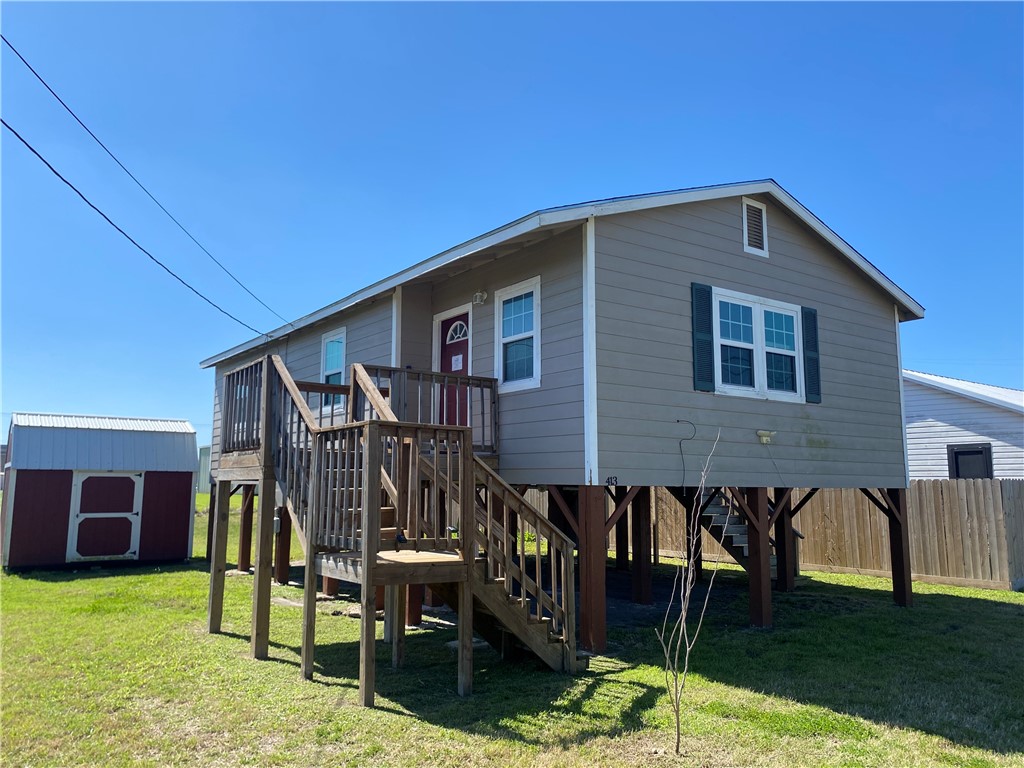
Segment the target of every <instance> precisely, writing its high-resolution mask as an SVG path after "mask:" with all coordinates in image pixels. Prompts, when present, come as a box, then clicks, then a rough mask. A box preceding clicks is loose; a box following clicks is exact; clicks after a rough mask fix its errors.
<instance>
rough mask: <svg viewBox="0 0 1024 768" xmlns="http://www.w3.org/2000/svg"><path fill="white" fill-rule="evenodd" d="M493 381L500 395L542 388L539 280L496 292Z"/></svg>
mask: <svg viewBox="0 0 1024 768" xmlns="http://www.w3.org/2000/svg"><path fill="white" fill-rule="evenodd" d="M494 378H496V379H497V380H498V391H499V392H516V391H518V390H521V389H532V388H534V387H539V386H540V276H539V275H538V276H537V277H532V278H530V279H529V280H524V281H523V282H521V283H516V284H515V285H510V286H508V287H507V288H502V289H501V290H498V291H495V292H494Z"/></svg>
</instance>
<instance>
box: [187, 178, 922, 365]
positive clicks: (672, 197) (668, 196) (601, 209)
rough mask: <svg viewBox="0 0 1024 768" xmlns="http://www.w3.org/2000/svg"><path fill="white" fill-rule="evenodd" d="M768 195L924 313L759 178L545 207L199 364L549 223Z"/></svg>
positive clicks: (900, 300)
mask: <svg viewBox="0 0 1024 768" xmlns="http://www.w3.org/2000/svg"><path fill="white" fill-rule="evenodd" d="M756 194H769V195H771V196H772V197H774V198H775V199H776V200H778V201H779V202H780V203H781V204H782V205H784V206H785V207H786V208H788V209H789V210H790V211H792V212H793V213H794V214H795V215H796V216H797V217H798V218H799V219H800V220H802V221H803V222H804V223H805V224H807V226H809V227H810V228H811V229H812V230H814V231H815V232H816V233H817V234H819V235H820V236H821V237H822V238H824V239H825V240H826V241H827V242H828V243H829V244H830V245H832V246H833V247H834V248H836V249H837V250H838V251H840V252H841V253H842V254H843V255H844V256H846V257H847V258H848V259H850V261H852V262H853V263H854V265H855V266H857V267H858V268H859V269H860V270H861V271H862V272H864V274H865V275H867V277H868V278H870V279H871V280H872V281H874V282H875V283H876V284H877V285H878V286H879V287H880V288H882V290H884V291H885V292H886V293H888V294H889V295H890V296H891V297H892V298H893V299H894V300H895V301H896V303H897V305H898V306H899V307H900V309H901V310H902V318H901V319H904V320H919V319H921V318H923V317H924V307H922V306H921V305H920V304H918V303H917V302H916V301H915V300H914V299H913V298H911V296H910V295H909V294H907V293H906V292H905V291H904V290H903V289H901V288H900V287H899V286H898V285H896V284H895V283H894V282H893V281H892V280H890V279H889V278H888V277H886V276H885V275H884V274H883V273H882V272H881V271H880V270H879V269H878V268H877V267H875V265H874V264H872V263H871V262H870V261H868V260H867V259H866V258H864V257H863V256H861V255H860V254H859V253H858V252H857V251H856V250H855V249H854V248H853V247H852V246H851V245H850V244H849V243H847V242H846V241H845V240H843V239H842V238H841V237H839V235H837V234H836V233H835V232H833V231H832V230H831V229H830V228H829V227H828V225H826V224H825V223H824V222H823V221H821V219H819V218H818V217H817V216H815V215H814V214H813V213H811V211H810V210H808V209H807V208H805V207H804V206H803V204H802V203H800V201H798V200H797V199H796V198H795V197H793V196H792V195H791V194H789V192H787V191H786V190H785V189H783V188H782V186H781V185H780V184H779V183H778V182H777V181H775V180H774V179H761V180H758V181H743V182H737V183H733V184H718V185H714V186H708V187H694V188H691V189H682V190H676V191H672V192H656V193H653V194H646V195H634V196H630V197H617V198H611V199H608V200H597V201H592V202H589V203H581V204H576V205H566V206H560V207H556V208H545V209H542V210H540V211H536V212H534V213H531V214H528V215H526V216H523V217H522V218H519V219H516V220H515V221H512V222H510V223H508V224H505V225H504V226H502V227H498V228H497V229H493V230H491V231H490V232H486V233H484V234H482V235H480V236H478V237H475V238H473V239H472V240H467V241H466V242H464V243H462V244H460V245H457V246H455V247H453V248H449V249H448V250H447V251H443V252H442V253H439V254H437V255H436V256H432V257H431V258H429V259H425V260H424V261H421V262H419V263H417V264H414V265H413V266H411V267H408V268H407V269H404V270H402V271H401V272H398V273H396V274H394V275H392V276H391V277H386V278H384V279H383V280H379V281H377V282H376V283H373V284H372V285H370V286H368V287H366V288H364V289H362V290H361V291H357V292H356V293H353V294H350V295H349V296H346V297H345V298H343V299H339V300H338V301H336V302H334V303H333V304H329V305H328V306H326V307H323V308H322V309H319V310H317V311H315V312H312V313H310V314H308V315H305V316H304V317H301V318H299V319H298V320H296V321H295V322H293V323H288V324H286V325H283V326H281V327H279V328H276V329H274V330H273V331H270V332H269V333H266V334H264V335H263V336H258V337H256V338H254V339H250V340H249V341H247V342H244V343H242V344H238V345H236V346H234V347H232V348H230V349H227V350H225V351H224V352H220V353H218V354H216V355H212V356H211V357H208V358H206V359H205V360H203V361H202V362H200V363H199V367H200V368H210V367H211V366H214V365H216V364H218V363H221V362H224V361H225V360H230V359H231V358H233V357H236V356H238V355H241V354H243V353H245V352H249V351H252V350H254V349H258V348H259V347H261V346H263V345H265V344H268V343H270V342H272V341H276V340H278V339H281V338H284V337H285V336H287V335H288V334H290V333H293V332H295V331H298V330H301V329H302V328H306V327H309V326H311V325H314V324H315V323H317V322H319V321H321V320H324V319H326V318H328V317H330V316H331V315H335V314H337V313H338V312H343V311H344V310H346V309H349V308H351V307H353V306H355V305H356V304H359V303H361V302H363V301H366V300H368V299H371V298H373V297H375V296H379V295H381V294H385V293H389V292H390V291H393V290H394V289H395V288H397V287H398V286H399V285H402V284H403V283H406V282H408V281H409V280H414V279H415V278H417V277H419V276H421V275H424V274H426V273H428V272H431V271H433V270H435V269H438V268H440V267H443V266H446V265H447V264H450V263H451V262H453V261H457V260H458V259H461V258H464V257H466V256H470V255H472V254H474V253H476V252H478V251H481V250H483V249H485V248H490V247H491V246H494V245H499V244H501V243H503V242H506V241H508V240H511V239H512V238H515V237H519V236H521V235H524V234H528V233H529V232H532V231H535V230H538V229H544V228H547V227H552V226H557V225H560V224H567V223H571V222H575V221H584V220H586V219H587V218H589V217H591V216H610V215H613V214H616V213H629V212H631V211H637V210H643V209H649V208H660V207H664V206H669V205H679V204H682V203H695V202H701V201H704V200H715V199H719V198H722V197H735V196H738V195H756Z"/></svg>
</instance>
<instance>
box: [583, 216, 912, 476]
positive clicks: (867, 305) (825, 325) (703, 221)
mask: <svg viewBox="0 0 1024 768" xmlns="http://www.w3.org/2000/svg"><path fill="white" fill-rule="evenodd" d="M757 199H758V200H759V201H760V202H764V203H765V204H766V205H767V216H766V218H767V233H768V237H767V241H768V251H769V256H768V258H763V257H761V256H755V255H751V254H747V253H744V251H743V239H742V238H743V233H742V209H741V203H740V199H739V198H738V197H737V198H726V199H722V200H716V201H709V202H699V203H690V204H687V205H681V206H672V207H665V208H655V209H650V210H647V211H643V212H636V213H626V214H618V215H614V216H608V217H604V218H599V219H598V220H597V233H596V254H595V258H596V292H595V295H596V300H597V310H596V312H597V316H596V329H597V387H598V449H599V470H600V473H601V477H602V479H606V478H609V477H614V478H616V480H617V482H619V483H620V484H621V483H625V484H642V485H684V484H686V485H696V484H697V483H698V482H699V480H700V470H701V466H702V464H703V462H704V460H705V458H706V457H707V456H708V455H709V453H710V452H711V450H712V446H713V444H714V443H715V440H716V436H718V435H719V433H720V437H719V438H718V446H717V448H716V449H715V452H714V458H713V459H712V463H711V469H710V476H709V482H711V483H714V484H730V485H749V486H786V487H816V486H823V487H854V486H876V487H882V486H886V487H890V486H891V487H895V486H902V485H904V482H905V475H904V459H903V431H902V418H901V413H900V391H899V377H900V369H899V360H898V352H897V326H896V322H895V318H894V313H893V305H892V300H891V298H888V297H886V296H885V295H884V294H883V293H882V292H881V291H880V290H879V289H878V287H877V286H875V285H874V284H872V283H870V282H869V281H868V280H867V279H865V278H864V277H863V276H862V275H861V273H859V272H858V271H857V270H855V269H854V268H853V267H852V266H851V265H850V264H849V262H847V261H846V260H845V259H844V258H842V257H841V256H840V255H839V254H838V253H836V252H835V251H833V250H832V249H831V247H830V246H828V245H827V244H826V243H824V242H823V241H822V240H820V238H818V237H817V236H816V235H814V234H813V233H812V232H810V230H808V229H807V228H806V227H805V226H804V225H802V224H801V223H799V222H798V221H797V220H795V219H794V218H792V217H790V216H789V215H787V214H786V213H785V212H784V211H783V210H782V209H781V208H779V207H778V206H777V205H775V204H774V203H773V202H772V201H771V199H770V198H767V197H758V198H757ZM693 282H699V283H705V284H710V285H712V286H715V287H717V288H724V289H731V290H734V291H740V292H743V293H747V294H751V295H753V296H758V297H763V298H766V299H775V300H778V301H783V302H788V303H791V304H795V305H798V306H808V307H813V308H814V309H816V310H817V311H818V331H819V337H820V354H821V357H820V367H821V381H822V384H821V387H822V403H821V404H820V405H813V404H803V403H800V404H797V403H786V402H778V401H772V400H757V399H752V398H744V397H734V396H728V395H724V394H712V393H704V392H695V391H694V389H693V358H692V327H691V322H690V286H691V283H693ZM758 430H769V431H773V432H775V433H776V434H775V436H774V437H773V438H772V444H771V445H770V446H763V445H761V444H760V442H759V440H758V438H757V436H756V432H757V431H758Z"/></svg>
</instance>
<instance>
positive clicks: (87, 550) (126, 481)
mask: <svg viewBox="0 0 1024 768" xmlns="http://www.w3.org/2000/svg"><path fill="white" fill-rule="evenodd" d="M142 480H143V475H142V473H141V472H135V473H124V472H120V473H118V472H104V473H93V474H91V473H88V472H76V473H75V480H74V485H73V487H72V490H71V514H70V516H69V520H68V558H67V560H68V562H69V563H73V562H77V561H82V560H138V559H139V534H140V532H141V525H140V523H141V519H142Z"/></svg>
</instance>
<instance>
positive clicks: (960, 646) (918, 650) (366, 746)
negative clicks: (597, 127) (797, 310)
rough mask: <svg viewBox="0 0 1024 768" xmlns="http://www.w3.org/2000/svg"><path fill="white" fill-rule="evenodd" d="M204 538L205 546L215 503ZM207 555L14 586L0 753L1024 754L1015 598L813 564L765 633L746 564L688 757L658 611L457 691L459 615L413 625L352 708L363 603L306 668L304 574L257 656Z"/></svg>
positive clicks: (613, 614)
mask: <svg viewBox="0 0 1024 768" xmlns="http://www.w3.org/2000/svg"><path fill="white" fill-rule="evenodd" d="M197 506H198V507H199V508H200V509H205V508H206V506H205V503H204V502H202V501H201V502H199V503H198V504H197ZM233 522H234V521H233ZM195 531H196V537H195V538H196V544H195V551H196V553H197V554H202V553H203V552H204V551H205V536H206V517H205V515H201V516H200V517H199V518H198V520H197V523H196V528H195ZM231 531H232V541H231V543H229V549H228V553H229V555H228V559H229V561H231V562H233V561H234V557H235V553H237V543H236V542H237V524H236V525H233V526H232V529H231ZM205 567H206V564H205V563H203V562H194V563H193V564H191V565H189V564H185V565H173V566H161V567H137V568H123V569H90V570H85V571H80V572H78V573H74V572H32V573H24V574H13V575H3V576H2V577H0V590H2V591H0V599H2V605H0V618H2V641H0V650H2V658H0V663H2V683H0V705H2V716H0V761H2V764H3V765H11V766H35V765H50V766H88V765H115V766H116V765H132V766H146V765H152V766H165V765H180V766H196V765H203V766H205V765H217V766H221V765H223V766H239V765H259V766H309V765H320V764H323V765H332V766H334V765H337V766H390V765H406V766H418V765H429V766H445V765H452V766H484V765H487V766H505V765H511V764H518V765H520V766H524V768H525V766H533V765H541V766H580V767H583V766H598V765H608V766H613V765H652V766H657V765H686V766H731V765H779V766H804V765H806V766H817V765H836V766H839V765H846V766H902V765H936V766H983V765H1019V766H1024V595H1022V594H1015V593H1007V592H991V591H981V590H966V589H955V588H947V587H936V586H930V585H924V584H916V585H915V593H916V594H915V607H914V608H913V609H910V610H906V609H899V608H896V607H895V606H894V605H893V603H892V599H891V596H890V593H889V584H888V583H887V582H886V581H882V580H878V579H872V578H866V577H856V576H838V575H824V574H813V575H807V576H805V577H801V579H800V580H799V583H798V589H797V591H796V592H795V593H792V594H788V595H775V603H774V605H775V626H776V628H775V629H774V630H771V631H758V630H751V629H748V628H746V617H747V604H746V591H745V587H746V579H745V576H744V575H743V574H742V573H738V572H736V571H734V570H726V571H724V572H723V573H722V575H721V576H720V578H719V580H718V581H717V582H716V584H715V589H714V592H713V593H712V599H711V608H710V611H709V616H708V620H707V622H706V623H705V629H704V634H703V635H702V636H701V639H700V644H699V647H698V649H697V652H696V655H695V659H694V663H693V670H694V671H693V674H692V677H691V679H690V686H691V687H690V689H689V692H688V696H687V700H686V704H685V712H684V716H685V720H684V726H683V727H684V742H683V748H684V752H685V754H684V756H683V757H682V758H677V757H676V756H675V755H674V754H673V753H672V743H673V733H672V723H671V719H670V714H669V710H668V707H667V698H666V696H665V694H664V692H663V689H662V672H661V667H660V660H659V656H660V651H659V647H658V643H657V640H656V638H655V636H654V631H653V626H654V623H655V622H656V621H657V620H658V619H657V617H658V615H659V613H658V610H657V608H652V609H644V608H641V609H632V608H630V607H629V604H628V603H625V602H619V601H617V600H615V599H612V601H611V607H610V611H609V617H610V620H611V621H612V622H613V623H614V625H613V626H612V627H611V628H610V630H609V651H608V655H606V656H599V657H596V658H594V659H593V660H592V664H591V668H590V671H589V672H588V673H586V674H584V675H582V676H580V677H576V678H572V677H568V676H565V675H561V674H556V673H553V672H551V671H549V670H547V668H546V667H543V666H541V665H539V664H538V663H536V662H532V661H526V662H521V663H517V664H511V663H504V662H502V661H500V659H499V658H498V657H497V655H496V654H495V653H493V652H492V651H490V650H484V651H478V652H477V654H476V660H475V661H476V665H475V666H476V670H475V671H476V674H475V692H474V695H473V696H472V697H471V698H469V699H460V698H458V697H457V696H456V695H455V683H456V664H455V658H454V656H453V654H452V652H451V651H449V650H448V649H447V648H446V647H445V643H446V642H448V641H450V640H453V639H454V638H455V632H454V629H453V628H452V627H451V626H449V625H447V624H446V623H445V622H438V623H439V624H440V626H435V627H433V628H428V629H422V630H410V632H409V635H408V640H407V650H406V666H405V668H404V669H402V670H399V671H393V670H392V669H391V666H390V660H389V655H388V651H387V649H386V648H384V647H383V644H381V646H380V647H379V649H378V674H377V686H376V688H377V694H378V695H377V702H378V708H376V709H372V710H367V709H362V708H359V707H357V706H355V701H356V686H357V680H356V674H357V663H358V662H357V650H358V627H359V622H358V620H357V619H354V618H350V617H349V616H346V615H344V612H345V609H346V608H348V607H350V605H351V604H353V603H355V602H356V601H355V597H356V596H355V594H354V593H352V592H343V593H342V596H341V598H339V599H338V600H336V601H325V602H321V603H320V605H319V608H320V611H321V614H320V616H319V618H318V623H317V654H316V676H315V680H314V681H313V682H306V681H303V680H301V679H300V677H299V668H298V663H299V638H300V613H301V611H300V609H299V608H298V607H297V604H298V601H299V600H300V595H301V592H300V590H299V588H298V587H296V586H287V587H278V586H275V587H274V590H273V594H274V597H275V601H274V604H273V607H272V615H271V660H270V661H266V662H256V661H253V660H251V659H249V657H248V653H249V642H248V632H249V622H250V610H251V607H250V606H251V603H250V599H251V578H250V577H248V576H244V575H239V576H231V577H229V578H228V579H227V587H226V594H225V611H224V634H221V635H216V636H212V635H208V634H206V632H205V629H204V627H205V610H206V596H207V583H208V577H207V574H206V572H205ZM297 572H298V569H296V574H297ZM670 573H671V569H670V568H667V567H664V566H663V567H662V568H661V569H660V570H659V571H658V575H659V578H662V577H666V576H667V575H669V574H670ZM613 579H614V577H613ZM620 586H621V585H620ZM613 591H614V590H613Z"/></svg>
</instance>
